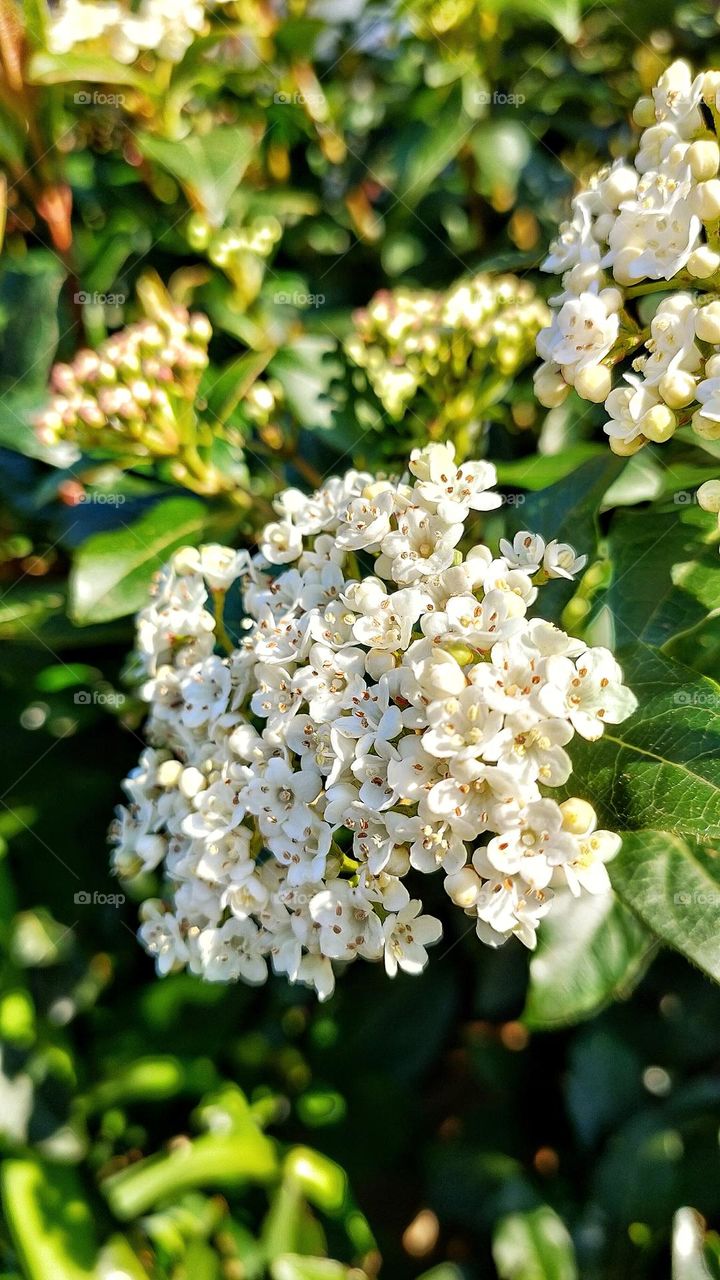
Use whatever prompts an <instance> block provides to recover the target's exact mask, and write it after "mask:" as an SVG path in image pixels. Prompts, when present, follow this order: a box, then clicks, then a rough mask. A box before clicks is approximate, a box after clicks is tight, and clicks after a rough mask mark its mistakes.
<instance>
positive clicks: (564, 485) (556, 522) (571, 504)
mask: <svg viewBox="0 0 720 1280" xmlns="http://www.w3.org/2000/svg"><path fill="white" fill-rule="evenodd" d="M623 465H624V462H623V459H622V458H616V457H615V456H614V454H611V453H606V454H605V455H604V456H602V457H598V458H590V459H589V460H588V461H587V462H585V463H583V464H582V466H580V467H578V468H577V470H576V471H573V472H572V473H571V474H570V475H567V476H564V477H563V479H562V480H558V481H557V483H556V484H551V485H550V486H549V488H547V489H541V490H540V491H539V492H537V493H532V494H531V495H530V497H529V498H526V499H525V502H524V503H522V504H521V505H520V506H517V507H514V508H513V509H512V511H511V512H510V514H509V519H508V524H509V531H510V533H511V534H512V533H515V532H517V531H518V530H519V529H529V530H531V531H532V532H533V533H540V534H542V536H543V538H545V540H546V541H547V542H549V541H550V539H551V538H555V539H557V541H558V542H569V543H570V544H571V546H573V547H574V548H575V550H576V551H577V552H579V553H580V554H589V553H590V552H591V551H592V550H593V548H594V544H595V522H596V516H597V511H598V510H599V507H600V504H601V502H602V499H603V497H604V496H605V494H606V493H607V490H608V489H609V487H610V485H611V484H612V482H613V480H615V479H616V477H617V475H618V474H619V472H620V471H621V470H622V467H623ZM528 466H529V467H530V468H531V469H532V468H533V462H531V463H529V464H528ZM518 483H521V481H518Z"/></svg>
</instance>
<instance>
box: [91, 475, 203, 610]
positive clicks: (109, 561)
mask: <svg viewBox="0 0 720 1280" xmlns="http://www.w3.org/2000/svg"><path fill="white" fill-rule="evenodd" d="M204 520H205V508H204V507H203V505H202V503H201V502H197V501H196V500H195V499H193V498H167V499H165V500H164V501H162V502H159V503H158V504H157V505H156V506H154V507H153V508H152V509H151V510H150V511H148V512H147V513H146V514H145V515H143V516H141V517H140V518H139V519H138V520H136V521H135V522H134V524H132V525H124V526H123V527H122V528H121V529H115V530H112V531H109V532H107V533H97V534H94V535H93V536H92V537H91V538H88V539H87V542H83V543H82V545H81V547H80V548H79V550H78V552H77V555H76V556H75V560H74V563H73V568H72V573H71V575H70V612H71V616H72V618H73V620H74V621H75V622H77V623H78V624H79V625H82V626H84V625H85V624H86V623H88V622H107V621H109V620H110V619H112V618H120V617H123V616H124V615H125V614H127V613H134V612H135V611H136V610H137V609H139V608H140V607H141V606H142V604H143V603H144V602H145V601H146V599H147V591H148V586H149V583H150V579H151V577H152V575H153V573H154V572H155V571H156V570H157V569H159V568H160V567H161V565H163V564H164V563H165V561H166V560H167V559H168V557H169V556H170V554H171V553H172V552H173V551H175V550H177V548H178V547H181V546H183V545H184V544H185V543H187V542H191V543H192V542H194V541H196V540H197V538H198V537H199V536H200V534H201V531H202V528H203V524H204Z"/></svg>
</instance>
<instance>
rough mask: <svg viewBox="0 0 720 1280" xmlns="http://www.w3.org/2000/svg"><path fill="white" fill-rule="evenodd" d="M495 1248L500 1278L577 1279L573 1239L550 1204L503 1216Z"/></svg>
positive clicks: (511, 1279)
mask: <svg viewBox="0 0 720 1280" xmlns="http://www.w3.org/2000/svg"><path fill="white" fill-rule="evenodd" d="M492 1251H493V1258H494V1259H495V1266H496V1267H497V1272H498V1276H499V1280H577V1275H578V1271H577V1266H576V1263H575V1251H574V1249H573V1245H572V1240H571V1239H570V1236H569V1234H568V1231H567V1228H566V1227H565V1226H564V1225H563V1222H562V1220H561V1219H560V1218H559V1217H558V1215H557V1214H556V1213H555V1212H554V1211H553V1210H552V1209H551V1208H550V1207H549V1206H548V1205H542V1206H541V1207H540V1208H538V1209H531V1210H530V1211H529V1212H528V1213H511V1214H508V1216H507V1217H506V1218H501V1219H500V1221H499V1222H498V1225H497V1227H496V1228H495V1231H494V1233H493V1242H492Z"/></svg>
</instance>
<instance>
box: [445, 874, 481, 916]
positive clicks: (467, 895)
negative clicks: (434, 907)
mask: <svg viewBox="0 0 720 1280" xmlns="http://www.w3.org/2000/svg"><path fill="white" fill-rule="evenodd" d="M481 889H482V880H481V879H480V876H479V875H478V873H477V871H476V870H475V868H474V867H461V869H460V870H459V871H456V872H454V874H453V875H451V876H447V877H446V879H445V890H446V892H447V894H448V896H449V897H450V898H451V900H452V901H453V902H454V903H455V906H456V907H462V908H463V910H465V911H467V910H469V909H470V908H471V907H474V906H475V903H476V902H477V900H478V898H479V897H480V891H481Z"/></svg>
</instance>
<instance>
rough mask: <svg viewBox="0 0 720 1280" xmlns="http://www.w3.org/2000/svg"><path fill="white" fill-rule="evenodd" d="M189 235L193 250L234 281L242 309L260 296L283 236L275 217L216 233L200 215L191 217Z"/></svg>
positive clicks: (280, 225) (263, 218)
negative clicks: (197, 250)
mask: <svg viewBox="0 0 720 1280" xmlns="http://www.w3.org/2000/svg"><path fill="white" fill-rule="evenodd" d="M186 235H187V239H188V242H189V244H190V245H191V246H192V248H194V249H200V250H204V251H205V252H206V253H207V256H208V258H209V259H210V261H211V262H212V263H214V265H215V266H216V267H219V268H220V270H221V271H223V272H224V274H225V275H226V276H227V277H228V279H229V280H230V281H232V283H233V285H234V286H235V290H236V292H237V294H238V297H239V301H240V303H241V305H242V306H249V304H250V303H251V302H252V301H253V300H254V299H255V298H256V297H257V295H258V293H259V292H260V288H261V285H262V282H263V278H264V276H265V263H266V262H267V260H268V258H269V257H270V255H271V254H272V251H273V249H274V248H275V246H276V244H277V243H278V241H279V240H280V238H281V236H282V224H281V223H280V222H279V220H278V219H277V218H275V217H273V216H272V215H270V216H267V217H257V218H253V219H252V221H251V222H249V223H248V224H247V225H246V226H242V227H224V228H222V229H221V230H213V229H212V228H211V226H210V225H209V223H208V222H207V221H206V219H204V218H203V217H201V216H200V215H199V214H193V216H192V217H191V218H190V220H189V222H188V225H187V229H186Z"/></svg>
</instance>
